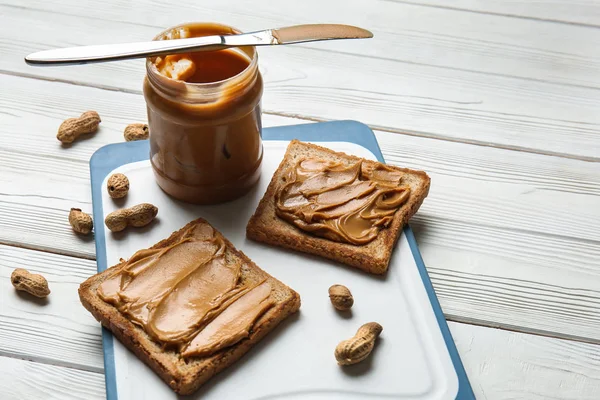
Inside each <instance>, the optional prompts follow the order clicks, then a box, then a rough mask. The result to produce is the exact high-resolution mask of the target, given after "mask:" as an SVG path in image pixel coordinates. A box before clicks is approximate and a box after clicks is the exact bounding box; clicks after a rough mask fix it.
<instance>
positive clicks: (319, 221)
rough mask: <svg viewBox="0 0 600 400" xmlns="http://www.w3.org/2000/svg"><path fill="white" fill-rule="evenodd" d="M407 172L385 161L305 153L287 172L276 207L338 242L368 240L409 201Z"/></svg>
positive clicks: (284, 215)
mask: <svg viewBox="0 0 600 400" xmlns="http://www.w3.org/2000/svg"><path fill="white" fill-rule="evenodd" d="M402 175H403V174H402V172H400V171H396V170H394V169H392V168H389V167H387V166H385V165H384V164H376V165H372V164H366V163H363V162H362V161H358V162H356V163H354V164H351V165H346V164H343V163H340V162H334V161H324V160H319V159H316V158H306V159H302V160H300V161H298V162H297V163H296V164H295V165H294V166H293V167H291V168H289V169H288V171H286V172H285V183H284V184H283V185H282V186H280V187H279V188H278V190H277V192H276V195H275V202H276V213H277V216H279V217H280V218H282V219H284V220H286V221H288V222H289V223H291V224H293V225H294V226H296V227H298V228H299V229H301V230H303V231H305V232H308V233H310V234H313V235H315V236H320V237H324V238H327V239H330V240H334V241H336V242H342V243H350V244H354V245H364V244H367V243H369V242H371V241H372V240H374V239H375V238H376V237H377V234H378V233H379V231H380V230H381V229H383V228H385V227H387V226H388V225H389V224H390V223H391V222H392V220H393V219H394V214H395V213H396V211H398V209H400V207H401V206H402V205H403V204H404V203H406V201H407V200H408V198H409V196H410V187H408V186H406V185H403V184H402Z"/></svg>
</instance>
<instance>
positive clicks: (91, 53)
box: [25, 24, 373, 65]
mask: <svg viewBox="0 0 600 400" xmlns="http://www.w3.org/2000/svg"><path fill="white" fill-rule="evenodd" d="M371 37H373V34H372V33H371V32H369V31H368V30H366V29H362V28H358V27H356V26H350V25H339V24H309V25H295V26H289V27H285V28H278V29H267V30H264V31H257V32H250V33H241V34H237V35H215V36H203V37H194V38H188V39H174V40H157V41H151V42H138V43H121V44H104V45H96V46H80V47H69V48H63V49H52V50H45V51H39V52H37V53H32V54H29V55H28V56H27V57H25V62H26V63H27V64H29V65H69V64H88V63H97V62H105V61H116V60H127V59H131V58H142V57H154V56H161V55H168V54H177V53H187V52H193V51H212V50H221V49H224V48H227V47H238V46H271V45H279V44H294V43H303V42H314V41H319V40H333V39H366V38H371Z"/></svg>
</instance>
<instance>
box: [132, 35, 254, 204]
mask: <svg viewBox="0 0 600 400" xmlns="http://www.w3.org/2000/svg"><path fill="white" fill-rule="evenodd" d="M236 33H240V32H239V31H237V30H235V29H234V28H231V27H229V26H226V25H220V24H207V23H193V24H186V25H180V26H177V27H174V28H170V29H168V30H166V31H164V32H163V33H161V34H159V35H158V36H157V37H156V38H155V40H169V39H178V38H186V37H198V36H208V35H226V34H236ZM262 92H263V82H262V77H261V75H260V72H259V71H258V55H257V52H256V49H255V48H254V47H240V48H233V49H227V50H219V51H209V52H195V53H184V54H176V55H170V56H166V57H153V58H149V59H147V61H146V78H145V79H144V97H145V99H146V104H147V108H148V127H149V131H150V161H151V164H152V168H153V170H154V174H155V177H156V181H157V183H158V185H159V186H160V187H161V188H162V189H163V190H164V191H165V192H166V193H167V194H169V195H171V196H172V197H174V198H176V199H179V200H183V201H186V202H190V203H197V204H214V203H221V202H225V201H229V200H233V199H235V198H238V197H240V196H242V195H244V194H245V193H247V192H248V191H249V190H250V189H251V188H252V187H253V186H254V185H255V184H256V182H257V181H258V179H259V177H260V166H261V162H262V151H263V150H262V140H261V130H262V127H261V109H260V100H261V96H262Z"/></svg>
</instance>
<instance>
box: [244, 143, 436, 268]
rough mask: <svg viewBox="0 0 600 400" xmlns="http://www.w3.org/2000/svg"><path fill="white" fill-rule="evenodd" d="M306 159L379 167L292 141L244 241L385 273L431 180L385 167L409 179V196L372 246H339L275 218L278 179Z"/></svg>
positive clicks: (417, 172) (369, 162) (249, 223)
mask: <svg viewBox="0 0 600 400" xmlns="http://www.w3.org/2000/svg"><path fill="white" fill-rule="evenodd" d="M306 156H310V157H316V158H321V159H325V160H331V161H338V162H342V163H345V164H351V163H356V162H357V161H361V160H362V161H363V163H365V164H366V165H377V164H379V163H378V162H376V161H371V160H365V159H362V158H360V157H356V156H352V155H348V154H345V153H341V152H336V151H333V150H331V149H328V148H325V147H321V146H317V145H315V144H311V143H304V142H301V141H299V140H292V141H291V143H290V144H289V146H288V148H287V151H286V153H285V156H284V158H283V160H282V161H281V163H280V164H279V167H278V168H277V171H275V173H274V174H273V178H272V179H271V182H270V183H269V186H268V188H267V191H266V193H265V195H264V196H263V198H262V199H261V201H260V203H259V204H258V207H257V209H256V211H255V212H254V214H253V215H252V217H251V218H250V221H249V222H248V225H247V227H246V237H248V238H249V239H252V240H255V241H258V242H263V243H267V244H271V245H275V246H280V247H284V248H288V249H293V250H297V251H301V252H305V253H309V254H314V255H317V256H321V257H325V258H328V259H331V260H334V261H338V262H341V263H344V264H347V265H350V266H353V267H356V268H360V269H362V270H364V271H366V272H369V273H372V274H378V275H381V274H384V273H385V272H386V271H387V268H388V265H389V262H390V258H391V255H392V251H393V248H394V246H395V245H396V242H397V240H398V238H399V237H400V233H401V230H402V227H403V226H404V225H406V223H407V222H408V220H409V219H410V218H411V217H412V216H413V215H414V214H415V213H416V212H417V210H418V209H419V207H420V206H421V204H422V203H423V200H425V197H427V195H428V194H429V186H430V183H431V179H430V178H429V176H428V175H427V174H426V173H425V172H423V171H416V170H412V169H408V168H400V167H395V166H391V165H387V167H389V168H392V169H394V170H396V171H400V172H403V173H405V174H406V175H405V176H408V177H409V183H410V186H411V194H410V197H409V199H408V201H407V202H406V203H405V204H404V205H403V206H402V207H401V208H400V209H399V210H398V211H397V212H396V214H395V215H394V219H393V220H392V223H391V224H390V225H389V226H388V227H387V228H385V229H382V230H381V231H380V232H379V234H378V235H377V238H375V240H373V241H372V242H370V243H368V244H366V245H353V244H348V243H339V242H335V241H332V240H329V239H325V238H321V237H317V236H313V235H310V234H307V233H306V232H303V231H302V230H300V229H298V228H297V227H295V226H294V225H292V224H290V223H288V222H286V221H284V220H283V219H281V218H279V217H278V216H277V215H276V213H275V209H276V205H275V193H276V191H277V188H278V187H279V186H280V185H282V184H283V183H284V182H283V179H282V178H283V176H284V170H286V169H287V168H289V167H291V166H292V165H294V164H295V163H296V162H297V161H298V160H299V159H301V158H303V157H306Z"/></svg>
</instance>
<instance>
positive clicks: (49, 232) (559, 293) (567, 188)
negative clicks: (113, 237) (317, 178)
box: [0, 77, 600, 341]
mask: <svg viewBox="0 0 600 400" xmlns="http://www.w3.org/2000/svg"><path fill="white" fill-rule="evenodd" d="M5 82H6V83H7V84H6V85H5V86H4V88H5V90H4V91H3V94H0V97H1V96H6V98H8V99H12V102H13V103H12V104H14V105H15V106H14V108H13V109H11V110H10V113H11V114H14V115H12V116H10V115H6V116H4V117H3V124H2V125H1V126H0V138H1V139H2V140H0V143H2V145H0V169H1V170H2V171H3V174H1V175H0V183H1V185H2V187H3V188H4V189H3V190H2V191H1V192H2V194H0V242H3V243H9V244H20V245H24V246H27V247H30V248H38V249H43V250H48V251H54V252H60V253H65V254H71V255H76V256H83V257H88V258H93V257H94V247H93V241H92V240H91V237H90V238H87V239H86V240H82V238H80V237H79V236H77V235H75V234H74V233H73V232H71V229H70V226H69V225H68V224H67V212H68V210H69V208H70V207H80V208H82V209H84V210H90V209H91V198H90V193H89V181H88V178H87V176H88V167H87V163H86V162H85V161H84V160H85V159H86V157H89V155H90V154H92V152H93V151H94V149H95V148H96V147H98V146H100V145H102V144H106V143H109V142H111V141H121V140H122V139H121V130H122V127H124V126H125V125H126V124H127V123H129V122H132V121H140V120H143V119H144V115H143V113H144V110H143V100H142V98H141V96H139V95H132V94H125V93H119V92H111V91H105V90H100V89H94V88H89V87H79V86H73V85H67V84H63V83H53V82H43V81H38V80H33V79H24V78H17V77H5ZM20 93H22V94H20ZM26 93H27V94H28V95H29V96H31V98H46V97H51V96H52V94H54V93H56V94H57V98H56V99H55V101H54V102H50V103H48V105H47V106H46V107H45V108H40V107H39V106H38V105H37V104H36V103H32V104H29V105H28V103H27V95H26ZM79 98H86V99H89V101H87V103H88V104H86V108H92V109H96V110H98V111H99V112H100V115H101V116H102V118H103V121H104V122H102V125H103V126H102V128H101V130H100V131H99V132H98V133H97V134H96V135H95V136H94V137H92V138H90V139H88V140H84V141H81V142H77V143H75V144H74V145H73V147H72V148H69V149H62V148H60V145H58V143H57V142H56V139H55V138H54V131H55V129H56V127H57V126H58V125H59V124H60V121H61V119H62V118H65V117H67V116H70V115H76V114H78V113H79V112H81V111H83V110H82V108H81V105H80V104H78V102H77V99H79ZM5 103H6V104H8V102H5ZM3 104H4V103H0V105H3ZM87 106H89V107H87ZM55 115H56V116H55ZM265 122H266V125H269V124H282V123H288V124H289V123H297V122H302V121H300V120H294V119H290V118H287V119H286V118H281V117H278V118H273V117H272V116H266V118H265ZM22 132H28V134H27V135H23V134H21V133H22ZM377 138H378V140H379V142H380V145H381V147H382V149H383V152H384V156H385V157H386V159H387V161H388V162H390V163H392V164H396V165H402V166H407V167H411V168H419V169H424V170H426V171H428V173H429V174H430V175H431V176H432V179H433V184H432V188H431V193H430V196H429V198H428V199H427V200H426V201H425V203H424V205H423V207H422V209H421V211H419V213H418V214H417V216H416V217H415V219H414V220H413V223H412V226H413V228H414V229H415V231H416V233H417V238H418V241H419V244H420V247H421V251H422V253H423V256H424V259H425V262H426V265H427V266H428V267H429V269H430V271H431V275H432V278H433V282H434V285H435V287H436V289H437V290H438V293H439V295H440V298H441V301H442V305H443V308H444V310H445V312H446V314H447V315H448V316H449V317H451V318H453V319H455V320H464V321H475V322H477V323H482V324H486V325H494V326H495V325H502V326H505V325H506V326H510V327H513V326H520V327H521V328H519V329H525V330H529V331H533V332H546V333H551V334H553V335H559V336H564V337H575V338H577V339H579V340H588V341H598V340H600V334H599V333H598V331H597V329H595V326H596V320H595V317H594V315H597V314H598V311H599V310H600V304H599V299H600V293H599V292H598V287H600V286H599V285H598V283H599V281H600V276H599V274H598V271H597V268H596V266H597V260H598V259H600V246H598V242H599V241H600V232H598V229H597V226H598V224H600V207H598V205H599V204H600V200H598V199H599V197H598V195H599V194H600V164H599V163H590V162H584V161H577V160H570V159H562V158H556V157H549V156H543V155H537V154H530V153H522V152H514V151H508V150H503V149H495V148H490V147H483V146H473V145H466V144H462V143H452V142H446V141H437V140H435V141H434V140H432V139H426V138H419V137H413V136H407V135H397V134H392V133H387V132H377ZM36 149H38V150H37V151H36ZM53 155H56V156H57V157H58V158H53ZM24 171H26V172H25V173H24ZM57 239H58V240H57ZM90 265H92V264H90ZM484 279H485V280H486V285H487V286H486V288H487V289H486V290H481V289H480V285H482V283H481V282H480V281H481V280H484ZM523 281H524V282H527V284H528V285H529V286H528V288H529V289H523V288H522V286H523V283H522V282H523ZM557 287H560V288H558V289H557ZM582 294H585V296H587V297H585V301H583V300H582V297H581V296H582ZM507 298H508V299H510V301H506V299H507ZM563 309H568V310H570V315H569V316H568V317H563V313H564V310H563ZM16 315H17V314H15V316H16Z"/></svg>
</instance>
